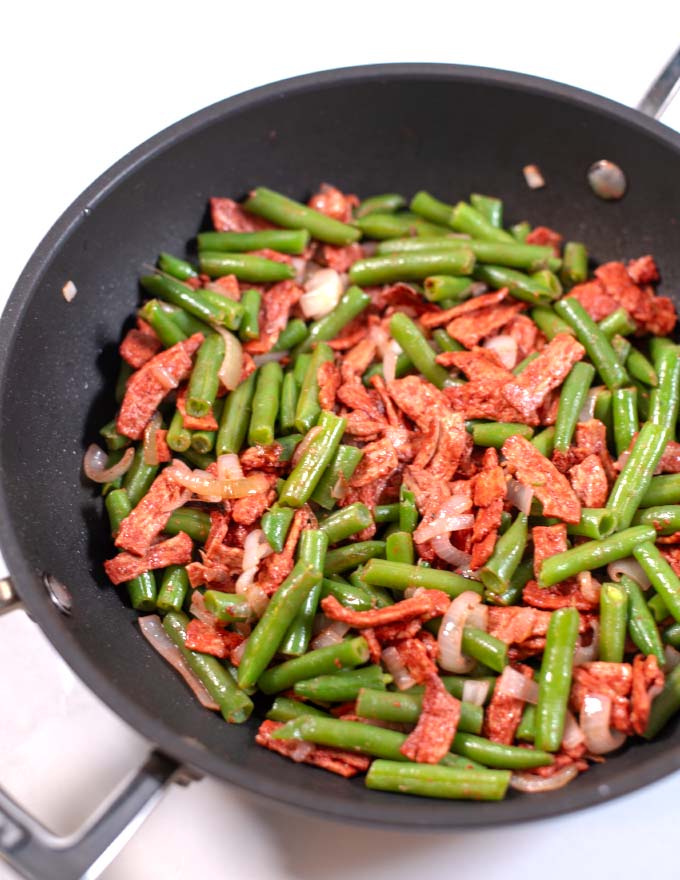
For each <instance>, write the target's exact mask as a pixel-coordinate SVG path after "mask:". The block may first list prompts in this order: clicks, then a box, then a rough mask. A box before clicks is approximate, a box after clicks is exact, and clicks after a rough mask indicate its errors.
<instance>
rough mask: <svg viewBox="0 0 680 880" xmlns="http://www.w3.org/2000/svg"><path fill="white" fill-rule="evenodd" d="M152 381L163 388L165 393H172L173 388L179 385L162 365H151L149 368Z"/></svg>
mask: <svg viewBox="0 0 680 880" xmlns="http://www.w3.org/2000/svg"><path fill="white" fill-rule="evenodd" d="M149 369H150V371H151V373H152V375H153V377H154V379H155V380H156V381H157V382H158V384H159V385H161V386H162V387H163V389H164V390H165V391H172V389H173V388H177V386H178V385H179V381H178V380H177V379H175V377H174V376H173V375H172V373H169V372H168V371H167V370H166V369H165V367H164V366H163V364H151V365H150V367H149Z"/></svg>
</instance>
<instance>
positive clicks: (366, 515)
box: [319, 501, 373, 544]
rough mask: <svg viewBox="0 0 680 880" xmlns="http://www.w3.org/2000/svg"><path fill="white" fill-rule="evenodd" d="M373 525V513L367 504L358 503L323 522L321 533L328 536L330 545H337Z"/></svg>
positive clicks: (344, 508) (331, 515) (320, 526)
mask: <svg viewBox="0 0 680 880" xmlns="http://www.w3.org/2000/svg"><path fill="white" fill-rule="evenodd" d="M371 525H373V516H372V515H371V511H370V510H369V509H368V507H366V505H365V504H362V503H361V502H360V501H357V502H355V503H354V504H349V505H348V506H347V507H342V508H341V509H340V510H338V511H336V512H335V513H331V514H330V516H327V517H326V518H325V519H323V520H321V522H320V523H319V531H321V532H323V533H324V534H325V535H326V537H327V538H328V543H329V544H337V543H339V542H340V541H344V540H345V538H349V537H350V536H351V535H356V533H357V532H360V531H362V530H363V529H367V528H368V527H369V526H371Z"/></svg>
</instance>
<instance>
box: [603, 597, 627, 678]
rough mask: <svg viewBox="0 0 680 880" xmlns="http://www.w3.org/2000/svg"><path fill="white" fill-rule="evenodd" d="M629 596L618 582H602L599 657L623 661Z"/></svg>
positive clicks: (604, 659)
mask: <svg viewBox="0 0 680 880" xmlns="http://www.w3.org/2000/svg"><path fill="white" fill-rule="evenodd" d="M627 620H628V596H627V594H626V592H625V590H623V589H622V588H621V587H620V586H619V585H618V584H602V589H601V590H600V648H599V659H600V660H603V661H604V662H606V663H622V662H623V655H624V651H625V646H626V630H627Z"/></svg>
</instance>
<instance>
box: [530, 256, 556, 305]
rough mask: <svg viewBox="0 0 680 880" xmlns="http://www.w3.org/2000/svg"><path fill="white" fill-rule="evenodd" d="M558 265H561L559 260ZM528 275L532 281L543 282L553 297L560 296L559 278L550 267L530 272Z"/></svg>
mask: <svg viewBox="0 0 680 880" xmlns="http://www.w3.org/2000/svg"><path fill="white" fill-rule="evenodd" d="M553 259H554V258H553ZM559 265H561V261H560V263H559ZM529 277H530V278H531V280H532V281H536V282H538V283H539V284H544V285H545V286H546V287H547V288H548V290H550V291H551V293H552V294H553V295H554V296H555V297H558V296H562V284H561V282H560V279H559V278H558V277H557V275H556V274H555V273H554V272H553V271H552V270H551V269H539V270H538V271H537V272H530V275H529Z"/></svg>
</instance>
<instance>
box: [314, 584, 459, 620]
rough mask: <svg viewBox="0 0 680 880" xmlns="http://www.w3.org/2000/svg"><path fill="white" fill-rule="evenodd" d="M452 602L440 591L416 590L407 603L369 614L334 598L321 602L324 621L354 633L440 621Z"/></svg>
mask: <svg viewBox="0 0 680 880" xmlns="http://www.w3.org/2000/svg"><path fill="white" fill-rule="evenodd" d="M450 604H451V599H450V598H449V597H448V596H447V595H446V593H443V592H442V591H441V590H418V591H417V592H416V594H415V595H414V596H412V597H411V598H410V599H402V600H401V601H400V602H395V603H394V605H387V606H386V607H385V608H371V610H370V611H353V610H352V609H351V608H345V606H344V605H341V604H340V602H338V600H337V599H336V598H335V596H326V597H325V598H324V599H322V600H321V608H322V609H323V613H324V614H325V615H326V617H330V619H331V620H340V621H341V622H342V623H347V624H349V626H352V627H354V628H355V629H364V628H365V627H372V628H375V627H377V626H385V625H386V624H391V623H396V622H397V621H401V622H404V621H408V620H414V619H415V618H418V619H419V620H420V621H421V622H422V621H425V620H431V619H432V618H433V617H440V616H441V615H442V614H445V613H446V610H447V609H448V607H449V605H450Z"/></svg>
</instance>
